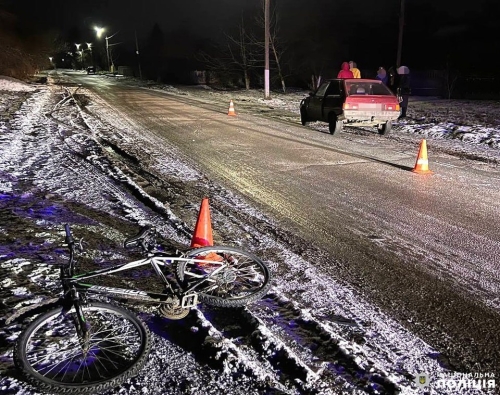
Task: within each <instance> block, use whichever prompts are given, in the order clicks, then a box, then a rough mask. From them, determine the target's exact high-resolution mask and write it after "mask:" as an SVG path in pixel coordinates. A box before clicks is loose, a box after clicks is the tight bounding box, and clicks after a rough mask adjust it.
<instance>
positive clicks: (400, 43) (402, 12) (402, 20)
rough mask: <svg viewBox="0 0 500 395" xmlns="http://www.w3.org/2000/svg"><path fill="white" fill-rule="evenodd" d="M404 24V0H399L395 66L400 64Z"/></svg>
mask: <svg viewBox="0 0 500 395" xmlns="http://www.w3.org/2000/svg"><path fill="white" fill-rule="evenodd" d="M404 25H405V0H401V11H400V13H399V37H398V58H397V60H396V67H399V66H401V50H402V48H403V28H404Z"/></svg>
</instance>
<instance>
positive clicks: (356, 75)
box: [349, 60, 361, 78]
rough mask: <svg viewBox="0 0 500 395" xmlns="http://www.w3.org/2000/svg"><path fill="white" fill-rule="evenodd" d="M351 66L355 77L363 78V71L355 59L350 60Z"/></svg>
mask: <svg viewBox="0 0 500 395" xmlns="http://www.w3.org/2000/svg"><path fill="white" fill-rule="evenodd" d="M349 68H350V69H351V72H352V75H353V76H354V78H361V71H360V70H359V69H358V65H357V64H356V62H354V61H352V60H351V61H350V62H349Z"/></svg>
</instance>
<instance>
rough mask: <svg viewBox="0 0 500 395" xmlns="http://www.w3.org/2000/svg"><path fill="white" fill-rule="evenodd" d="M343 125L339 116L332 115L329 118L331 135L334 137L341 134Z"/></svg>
mask: <svg viewBox="0 0 500 395" xmlns="http://www.w3.org/2000/svg"><path fill="white" fill-rule="evenodd" d="M342 126H343V123H342V121H339V120H338V118H337V115H335V114H330V117H329V118H328V127H329V129H330V134H332V135H334V134H335V133H339V132H340V131H341V130H342Z"/></svg>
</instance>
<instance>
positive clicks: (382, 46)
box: [0, 0, 500, 75]
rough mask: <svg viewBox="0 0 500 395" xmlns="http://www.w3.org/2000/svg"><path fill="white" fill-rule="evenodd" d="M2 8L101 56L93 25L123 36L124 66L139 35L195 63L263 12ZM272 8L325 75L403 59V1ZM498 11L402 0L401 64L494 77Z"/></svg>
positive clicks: (196, 6)
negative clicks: (351, 64) (157, 39)
mask: <svg viewBox="0 0 500 395" xmlns="http://www.w3.org/2000/svg"><path fill="white" fill-rule="evenodd" d="M2 5H3V7H4V8H7V9H8V10H11V11H12V12H14V13H15V14H16V15H17V17H18V18H19V20H20V21H23V22H25V23H28V24H29V23H34V24H36V26H37V28H39V29H51V30H57V31H59V32H60V33H61V35H62V36H63V37H64V38H65V40H67V42H68V43H70V44H71V41H74V42H77V40H78V42H93V45H94V46H95V47H94V48H99V47H101V50H102V48H104V47H105V40H104V38H101V39H100V40H98V39H97V37H96V35H95V32H94V30H93V27H94V26H102V27H106V28H107V32H106V34H108V35H113V34H115V33H116V35H115V36H114V37H113V39H112V40H110V43H111V42H112V43H113V46H114V48H113V50H114V51H115V53H117V54H118V53H120V54H121V55H120V56H121V59H127V62H130V61H131V60H129V58H131V57H132V56H131V55H130V54H134V53H135V50H136V42H135V37H136V35H137V38H138V40H137V42H138V45H139V47H140V50H141V51H142V50H143V48H144V46H145V45H147V42H148V40H149V39H150V36H151V34H152V32H153V28H154V26H155V25H157V26H158V27H159V29H160V31H161V32H162V33H163V35H164V37H165V45H166V46H167V47H168V51H169V56H170V57H171V58H175V59H177V58H189V57H191V58H193V57H194V56H195V53H196V51H199V49H200V48H201V47H204V46H210V45H212V43H215V42H219V43H220V42H224V40H227V35H229V34H231V35H232V36H234V34H235V31H236V30H237V28H238V26H239V24H241V21H242V20H243V18H244V19H245V21H246V22H245V23H251V22H252V20H253V19H254V16H255V15H257V16H258V15H260V16H262V11H261V10H262V6H261V1H260V0H259V1H256V2H255V3H251V4H249V3H248V2H244V5H241V4H239V3H238V2H237V0H233V1H229V0H212V1H210V2H209V3H208V2H206V1H204V0H193V1H190V2H186V3H173V4H165V3H162V2H158V1H153V0H143V1H142V2H141V3H140V5H138V4H137V2H135V1H131V0H122V1H117V0H101V1H97V0H88V1H86V2H85V3H76V4H68V2H67V1H63V0H46V1H45V2H33V4H31V5H30V6H29V7H26V6H25V5H23V4H20V3H19V2H17V1H12V0H7V1H6V0H4V1H3V2H0V6H2ZM271 6H272V7H274V8H275V9H276V12H277V15H278V18H279V22H278V24H279V31H280V35H281V37H282V41H283V43H284V44H283V45H284V47H288V51H289V52H293V53H294V59H295V58H301V59H308V60H309V61H310V62H311V64H315V65H316V66H315V67H317V69H318V70H319V71H321V72H322V73H324V74H327V75H332V74H335V73H336V72H337V71H338V70H339V69H340V65H341V63H342V62H343V61H349V60H354V61H356V62H357V64H358V67H359V68H360V69H362V70H373V71H374V72H375V70H376V69H377V68H378V67H379V66H384V67H386V68H388V67H390V66H391V65H395V63H396V58H397V51H398V34H399V14H400V6H401V0H380V1H378V2H373V1H364V0H360V1H358V2H356V3H353V2H349V1H339V2H335V3H332V2H331V1H329V0H313V1H310V2H307V3H305V2H302V1H290V0H271ZM499 14H500V12H499V6H498V4H497V3H495V2H494V1H493V0H478V1H477V2H475V3H473V4H472V3H467V4H460V5H458V4H456V2H454V1H452V0H440V1H430V0H418V1H417V0H405V18H404V21H405V25H404V29H403V44H402V48H401V64H404V65H407V66H408V67H410V69H429V70H442V69H445V68H454V69H461V70H464V71H467V72H474V71H484V72H493V71H496V70H497V69H498V68H499V66H500V61H498V60H496V59H491V58H492V56H491V55H490V54H491V53H492V51H491V49H492V48H493V46H494V45H495V44H496V40H497V39H498V38H499V37H498V29H497V28H496V25H497V22H496V21H497V16H498V15H499ZM249 21H250V22H249ZM246 26H247V25H246ZM246 26H245V27H246ZM254 30H255V31H257V30H256V28H255V27H254ZM262 33H263V32H259V31H257V34H262ZM289 59H292V57H290V58H289ZM289 62H292V60H289Z"/></svg>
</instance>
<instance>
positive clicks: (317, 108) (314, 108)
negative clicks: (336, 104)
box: [307, 81, 330, 121]
mask: <svg viewBox="0 0 500 395" xmlns="http://www.w3.org/2000/svg"><path fill="white" fill-rule="evenodd" d="M329 85H330V81H325V82H323V83H322V84H321V85H320V86H319V88H318V89H317V90H316V92H314V94H313V95H312V96H311V98H310V101H309V108H308V109H307V112H308V115H309V118H310V119H311V120H315V121H320V120H322V113H323V100H324V97H325V92H326V90H327V89H328V86H329Z"/></svg>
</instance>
